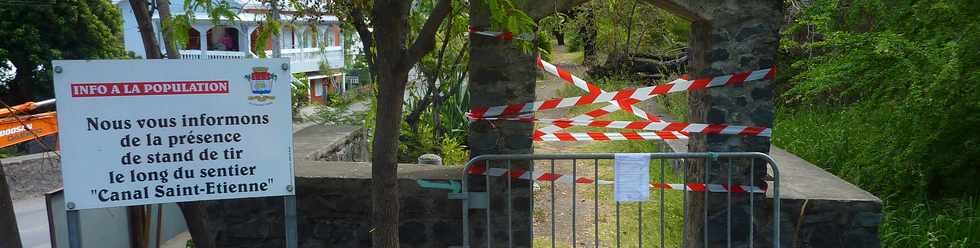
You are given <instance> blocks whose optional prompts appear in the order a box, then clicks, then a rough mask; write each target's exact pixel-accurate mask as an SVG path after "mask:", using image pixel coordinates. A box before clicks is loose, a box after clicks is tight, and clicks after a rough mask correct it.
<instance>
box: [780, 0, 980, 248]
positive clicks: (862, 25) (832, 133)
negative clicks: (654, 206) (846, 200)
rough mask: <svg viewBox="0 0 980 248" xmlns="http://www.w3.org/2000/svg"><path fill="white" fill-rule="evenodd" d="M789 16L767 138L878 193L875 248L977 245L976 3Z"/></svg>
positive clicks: (979, 42)
mask: <svg viewBox="0 0 980 248" xmlns="http://www.w3.org/2000/svg"><path fill="white" fill-rule="evenodd" d="M797 4H799V3H797ZM793 6H800V5H793ZM798 11H799V12H798V13H799V16H798V18H797V19H796V21H795V23H794V24H793V25H792V26H791V28H790V29H789V30H786V31H785V32H784V33H785V36H784V38H783V40H782V44H781V51H782V53H783V54H782V55H783V56H782V61H781V63H782V64H783V66H782V68H784V69H788V70H783V71H782V75H781V76H780V80H779V84H780V85H779V87H780V88H781V89H782V90H785V92H784V93H783V94H782V95H781V97H780V102H779V103H780V104H781V105H780V108H779V110H778V115H777V121H776V123H777V124H776V127H775V130H776V131H775V137H774V143H776V144H777V145H779V146H782V147H784V148H786V149H788V150H790V151H792V152H793V153H796V154H798V155H800V156H801V157H803V158H805V159H807V160H809V161H811V162H813V163H815V164H817V165H820V166H821V167H824V168H826V169H827V170H829V171H831V172H833V173H834V174H836V175H838V176H840V177H842V178H844V179H846V180H848V181H850V182H853V183H855V184H857V185H859V186H860V187H861V188H864V189H866V190H869V191H871V192H872V193H874V194H875V195H878V196H880V197H882V199H883V200H884V203H885V206H886V207H885V211H886V213H885V222H884V223H883V225H882V229H881V239H882V244H883V246H884V247H978V246H980V231H978V230H980V222H978V218H980V210H978V208H977V207H978V204H977V201H976V199H975V198H973V197H976V196H977V194H978V193H980V188H978V187H976V186H975V185H974V184H973V181H974V180H975V179H976V178H977V177H978V176H980V167H978V162H977V161H980V149H977V147H978V144H980V115H977V113H978V112H980V85H978V84H977V82H980V72H978V71H977V68H978V65H980V63H978V62H980V53H978V52H977V47H978V46H980V34H978V31H980V17H978V16H980V6H978V5H977V4H976V3H975V2H973V1H964V0H939V1H913V0H905V1H878V0H855V1H835V0H818V1H814V2H813V3H812V5H811V6H803V7H802V8H801V9H798Z"/></svg>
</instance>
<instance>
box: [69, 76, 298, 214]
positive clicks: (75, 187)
mask: <svg viewBox="0 0 980 248" xmlns="http://www.w3.org/2000/svg"><path fill="white" fill-rule="evenodd" d="M53 65H54V67H55V71H56V73H55V74H54V80H55V85H54V86H55V95H56V97H57V107H58V108H57V113H58V126H59V139H60V140H59V145H60V147H61V164H62V167H63V168H62V173H63V174H62V175H63V178H64V192H65V202H66V208H67V209H91V208H103V207H115V206H129V205H143V204H156V203H168V202H185V201H200V200H217V199H232V198H246V197H265V196H283V195H292V194H293V192H292V191H293V190H292V189H293V187H292V185H294V184H293V161H292V143H293V142H292V141H293V137H292V115H291V112H290V87H291V86H290V82H289V78H290V72H289V66H288V65H289V60H287V59H242V60H220V61H219V60H183V59H182V60H94V61H54V63H53Z"/></svg>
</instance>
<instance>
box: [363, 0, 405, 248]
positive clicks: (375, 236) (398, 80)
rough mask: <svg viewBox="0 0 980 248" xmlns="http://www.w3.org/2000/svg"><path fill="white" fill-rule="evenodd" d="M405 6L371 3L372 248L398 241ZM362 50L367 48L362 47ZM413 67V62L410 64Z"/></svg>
mask: <svg viewBox="0 0 980 248" xmlns="http://www.w3.org/2000/svg"><path fill="white" fill-rule="evenodd" d="M409 5H410V4H409V3H408V2H403V1H400V0H384V1H382V0H378V1H375V4H374V9H373V13H372V14H371V22H372V23H373V24H374V32H375V34H376V35H377V37H376V38H377V40H376V42H377V57H378V58H384V59H378V60H376V61H374V62H375V66H376V68H377V71H376V72H375V74H376V75H377V80H378V110H377V111H378V112H377V119H376V120H375V126H374V144H373V148H374V149H373V150H372V153H371V207H372V212H373V214H372V216H371V217H372V223H373V224H374V231H372V232H371V237H372V243H373V245H374V247H382V248H390V247H399V240H398V237H399V236H398V210H399V209H400V208H401V207H400V205H401V204H400V203H399V201H398V134H399V132H400V131H401V118H402V99H403V97H404V94H405V84H406V83H407V81H408V70H407V69H402V68H403V67H406V68H407V67H408V66H404V65H401V64H402V63H404V62H403V61H402V60H403V59H404V52H405V49H404V48H403V44H405V39H406V37H407V35H408V32H409V30H408V27H407V26H406V25H407V24H408V11H409ZM365 49H370V48H369V47H366V48H365ZM413 64H414V62H413Z"/></svg>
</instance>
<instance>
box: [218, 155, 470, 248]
mask: <svg viewBox="0 0 980 248" xmlns="http://www.w3.org/2000/svg"><path fill="white" fill-rule="evenodd" d="M370 170H371V167H370V164H368V163H359V162H319V161H305V162H300V163H297V164H296V186H297V191H296V204H297V209H296V210H297V217H298V220H299V222H298V227H297V228H298V232H299V247H369V246H370V244H371V233H370V231H371V193H370V191H368V190H365V189H367V188H369V187H370V186H371V179H370ZM460 174H461V170H460V169H458V168H457V169H452V168H445V167H439V166H435V167H424V166H420V165H414V164H403V165H400V167H399V183H398V186H399V190H400V192H401V198H400V203H401V212H400V216H401V242H402V247H447V246H451V245H459V244H460V243H461V238H462V233H461V231H460V230H461V229H460V228H461V227H462V223H461V219H462V212H461V210H462V205H461V203H460V202H459V201H455V200H449V199H448V195H447V194H448V191H446V190H432V189H422V188H419V187H418V184H417V183H416V181H415V180H416V179H436V180H445V179H449V178H452V177H454V176H455V177H457V178H458V177H459V175H460ZM208 204H209V207H208V220H209V221H210V228H211V229H212V234H213V235H215V240H216V241H217V244H218V247H281V246H282V244H283V242H285V241H284V237H283V230H284V229H283V222H282V221H283V217H282V216H283V213H282V207H283V201H282V198H278V197H267V198H251V199H237V200H222V201H211V202H208Z"/></svg>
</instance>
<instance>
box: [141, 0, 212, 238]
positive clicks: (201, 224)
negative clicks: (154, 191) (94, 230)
mask: <svg viewBox="0 0 980 248" xmlns="http://www.w3.org/2000/svg"><path fill="white" fill-rule="evenodd" d="M158 3H160V6H158V7H159V8H160V15H161V16H164V15H166V16H169V14H170V13H169V12H170V6H169V1H168V0H158ZM130 5H132V6H133V13H134V14H135V16H136V22H137V24H138V25H139V29H140V36H141V37H142V39H143V48H144V50H145V52H146V58H147V59H161V58H162V57H161V54H160V48H159V47H157V45H156V44H157V42H156V36H155V35H154V32H153V25H152V24H151V22H150V20H151V19H150V12H149V10H148V9H147V4H146V1H145V0H130ZM163 6H166V7H163ZM164 9H166V11H165V10H164ZM165 13H166V14H165ZM168 19H169V18H168ZM167 26H172V25H164V27H165V28H167ZM167 29H170V30H169V31H164V32H165V33H164V43H166V44H167V46H168V48H167V57H168V58H170V59H179V58H180V55H179V54H177V48H176V41H175V40H173V38H174V36H173V30H172V27H171V28H167ZM168 34H169V35H168ZM170 45H173V46H174V47H173V49H171V48H170V47H169V46H170ZM177 205H178V206H180V212H181V213H183V215H184V222H186V223H187V229H188V231H189V232H190V234H191V239H193V240H194V247H198V248H214V247H215V244H214V239H213V238H212V237H211V233H210V231H209V230H208V220H207V209H206V206H205V205H204V203H203V202H180V203H177ZM128 211H129V213H130V216H131V217H133V218H130V220H131V221H133V222H132V224H131V227H136V228H139V229H142V228H144V226H145V225H143V222H145V218H143V217H142V216H143V215H142V214H138V212H141V211H145V209H144V207H143V206H132V207H129V209H128ZM142 233H143V231H142V230H140V231H139V236H140V237H142V238H138V239H137V240H134V242H138V243H134V244H139V246H140V247H141V246H142V244H143V243H145V242H144V241H145V240H143V239H145V238H146V237H145V236H143V235H142Z"/></svg>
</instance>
